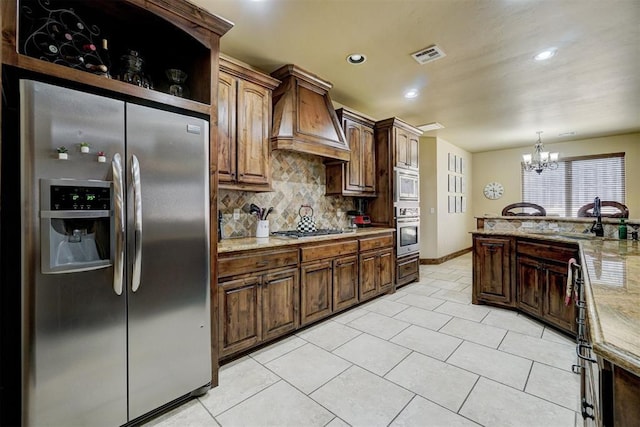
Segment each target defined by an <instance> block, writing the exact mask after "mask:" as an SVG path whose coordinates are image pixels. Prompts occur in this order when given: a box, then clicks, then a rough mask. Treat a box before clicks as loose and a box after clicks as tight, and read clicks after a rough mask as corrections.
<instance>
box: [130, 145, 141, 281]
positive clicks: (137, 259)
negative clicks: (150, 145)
mask: <svg viewBox="0 0 640 427" xmlns="http://www.w3.org/2000/svg"><path fill="white" fill-rule="evenodd" d="M131 179H132V181H133V218H134V220H133V227H134V242H135V243H134V244H135V246H134V251H133V278H132V281H131V290H132V291H133V292H136V291H137V290H138V288H139V287H140V273H141V269H142V193H141V191H142V190H141V186H140V162H138V158H137V157H136V156H135V154H134V155H133V156H131Z"/></svg>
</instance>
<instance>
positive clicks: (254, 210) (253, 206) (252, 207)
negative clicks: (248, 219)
mask: <svg viewBox="0 0 640 427" xmlns="http://www.w3.org/2000/svg"><path fill="white" fill-rule="evenodd" d="M249 213H250V214H256V216H257V217H258V219H260V208H259V207H258V205H256V204H254V203H251V204H250V205H249Z"/></svg>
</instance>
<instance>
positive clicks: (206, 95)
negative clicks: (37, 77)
mask: <svg viewBox="0 0 640 427" xmlns="http://www.w3.org/2000/svg"><path fill="white" fill-rule="evenodd" d="M1 7H2V50H3V51H2V60H3V62H4V63H5V64H9V65H12V66H15V67H17V68H20V69H24V70H29V71H33V72H36V73H40V74H44V75H49V76H52V77H56V78H60V79H63V80H67V81H72V82H75V83H78V84H83V85H87V86H93V87H96V88H98V89H99V90H101V91H110V92H112V93H119V94H121V95H124V96H134V97H137V98H141V99H145V100H149V101H153V102H158V103H163V104H168V105H172V106H175V107H178V108H182V109H185V110H190V111H194V112H197V113H201V114H205V115H209V114H210V112H211V105H212V104H213V103H215V99H212V93H215V91H213V90H212V89H213V88H212V81H216V82H217V60H218V50H219V38H220V37H221V36H222V35H224V34H225V33H226V32H227V31H228V30H229V29H230V28H231V27H232V24H231V23H230V22H228V21H226V20H224V19H222V18H219V17H217V16H214V15H211V14H210V13H208V12H206V11H205V10H203V9H200V8H199V7H197V6H194V5H192V4H191V3H189V2H187V1H183V0H176V1H167V0H122V1H106V0H95V1H90V2H77V1H73V2H69V1H60V0H51V1H49V2H43V1H37V0H18V1H3V2H2V4H1ZM16 17H17V20H16ZM176 46H179V48H174V47H176ZM105 48H106V49H105ZM214 67H215V68H214ZM169 70H178V71H169Z"/></svg>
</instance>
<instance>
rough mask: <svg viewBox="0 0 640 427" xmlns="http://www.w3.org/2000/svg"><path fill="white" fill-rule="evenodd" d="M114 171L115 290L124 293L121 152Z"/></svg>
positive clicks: (113, 167) (117, 156)
mask: <svg viewBox="0 0 640 427" xmlns="http://www.w3.org/2000/svg"><path fill="white" fill-rule="evenodd" d="M111 170H112V173H113V210H114V212H113V216H114V222H115V227H114V228H115V236H114V237H115V248H114V260H113V291H114V292H115V293H116V295H122V283H123V280H124V232H125V225H124V188H123V179H122V159H121V157H120V153H116V154H114V155H113V160H112V161H111Z"/></svg>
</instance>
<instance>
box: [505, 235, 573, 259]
mask: <svg viewBox="0 0 640 427" xmlns="http://www.w3.org/2000/svg"><path fill="white" fill-rule="evenodd" d="M516 251H517V253H518V255H528V256H531V257H535V258H542V259H546V260H550V261H557V262H561V263H566V262H568V261H569V259H570V258H575V257H577V256H578V250H577V248H571V247H567V246H560V245H557V244H554V243H542V242H540V243H538V242H527V241H520V240H519V241H518V244H517V250H516Z"/></svg>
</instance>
